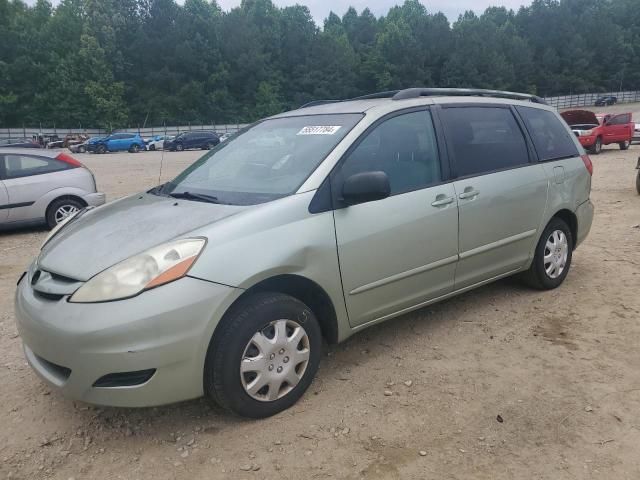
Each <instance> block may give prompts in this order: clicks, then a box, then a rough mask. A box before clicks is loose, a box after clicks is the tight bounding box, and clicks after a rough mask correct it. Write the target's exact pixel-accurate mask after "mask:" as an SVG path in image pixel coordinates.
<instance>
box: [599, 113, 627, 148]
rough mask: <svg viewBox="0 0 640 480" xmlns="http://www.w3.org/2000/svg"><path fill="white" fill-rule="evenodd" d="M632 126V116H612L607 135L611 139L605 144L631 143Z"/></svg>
mask: <svg viewBox="0 0 640 480" xmlns="http://www.w3.org/2000/svg"><path fill="white" fill-rule="evenodd" d="M631 127H632V124H631V114H630V113H622V114H619V115H612V116H611V117H610V118H609V120H608V121H607V126H606V127H605V128H606V133H605V135H606V136H607V138H608V139H609V140H608V141H606V142H605V143H618V142H625V141H630V140H631V137H632V135H633V130H632V128H631Z"/></svg>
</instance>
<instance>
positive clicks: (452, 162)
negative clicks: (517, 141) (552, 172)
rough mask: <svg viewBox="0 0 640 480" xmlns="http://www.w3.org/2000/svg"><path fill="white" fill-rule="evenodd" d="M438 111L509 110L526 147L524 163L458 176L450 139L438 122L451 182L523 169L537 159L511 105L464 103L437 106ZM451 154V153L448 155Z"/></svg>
mask: <svg viewBox="0 0 640 480" xmlns="http://www.w3.org/2000/svg"><path fill="white" fill-rule="evenodd" d="M438 107H439V109H442V110H445V109H449V108H500V109H503V110H509V111H510V112H511V115H512V116H513V119H514V121H515V122H516V124H517V125H518V128H519V129H520V133H521V135H522V138H523V140H524V142H525V145H526V147H527V157H528V159H527V162H526V163H521V164H518V165H513V166H510V167H504V168H497V169H493V170H486V171H483V172H479V173H472V174H469V175H459V174H458V170H457V165H456V158H455V153H454V152H455V150H454V149H453V148H452V147H453V145H452V138H451V137H450V136H449V137H447V132H446V129H445V127H444V123H443V122H442V120H440V122H441V124H442V131H443V136H444V140H445V145H446V147H447V154H448V155H449V156H448V157H447V159H448V161H449V163H450V165H451V179H452V181H458V180H466V179H468V178H474V177H481V176H483V175H491V174H492V173H498V172H505V171H507V170H515V169H518V168H524V167H529V166H531V165H532V163H533V162H534V161H535V159H536V158H537V157H536V156H535V153H532V148H533V145H531V146H530V145H529V137H528V135H527V133H525V132H526V129H523V127H524V125H521V124H520V119H519V117H517V116H516V115H515V114H514V112H513V106H512V105H511V104H504V103H473V102H464V103H444V104H439V105H438ZM449 152H451V153H449ZM532 155H534V156H533V157H532Z"/></svg>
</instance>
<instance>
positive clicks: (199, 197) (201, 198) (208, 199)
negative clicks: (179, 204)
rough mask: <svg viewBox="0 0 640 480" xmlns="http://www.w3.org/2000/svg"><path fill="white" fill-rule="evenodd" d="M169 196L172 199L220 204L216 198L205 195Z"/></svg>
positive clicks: (180, 193) (183, 194)
mask: <svg viewBox="0 0 640 480" xmlns="http://www.w3.org/2000/svg"><path fill="white" fill-rule="evenodd" d="M169 196H170V197H173V198H184V199H185V200H196V201H198V202H208V203H220V201H219V200H218V197H214V196H213V195H207V194H206V193H191V192H173V193H170V194H169Z"/></svg>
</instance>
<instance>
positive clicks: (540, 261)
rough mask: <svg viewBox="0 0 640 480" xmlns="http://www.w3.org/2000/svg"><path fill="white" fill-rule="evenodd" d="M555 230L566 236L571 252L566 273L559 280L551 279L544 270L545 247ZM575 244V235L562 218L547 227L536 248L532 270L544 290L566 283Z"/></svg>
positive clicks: (551, 222) (565, 268)
mask: <svg viewBox="0 0 640 480" xmlns="http://www.w3.org/2000/svg"><path fill="white" fill-rule="evenodd" d="M555 230H561V231H562V232H563V233H564V234H565V235H566V237H567V240H568V242H569V252H568V254H567V263H566V265H565V267H564V271H563V272H562V274H561V275H560V276H559V277H557V278H551V277H549V276H548V275H547V272H546V271H545V269H544V250H545V246H546V243H547V239H548V238H549V235H551V233H552V232H554V231H555ZM573 242H574V239H573V235H572V234H571V229H570V228H569V226H568V225H567V224H566V223H565V222H564V220H562V219H560V218H554V219H552V220H551V221H550V222H549V224H548V225H547V227H546V228H545V229H544V232H543V233H542V236H541V237H540V240H539V241H538V245H537V246H536V253H535V257H534V259H533V265H532V268H533V270H534V272H535V276H536V277H537V278H536V279H537V281H538V283H539V284H540V286H541V287H542V288H544V289H546V290H551V289H554V288H557V287H559V286H560V285H561V284H562V282H564V279H565V278H566V277H567V275H568V274H569V270H570V268H571V260H572V258H573Z"/></svg>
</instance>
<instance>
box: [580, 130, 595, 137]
mask: <svg viewBox="0 0 640 480" xmlns="http://www.w3.org/2000/svg"><path fill="white" fill-rule="evenodd" d="M591 135H593V130H583V131H581V132H580V136H581V137H590V136H591Z"/></svg>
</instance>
